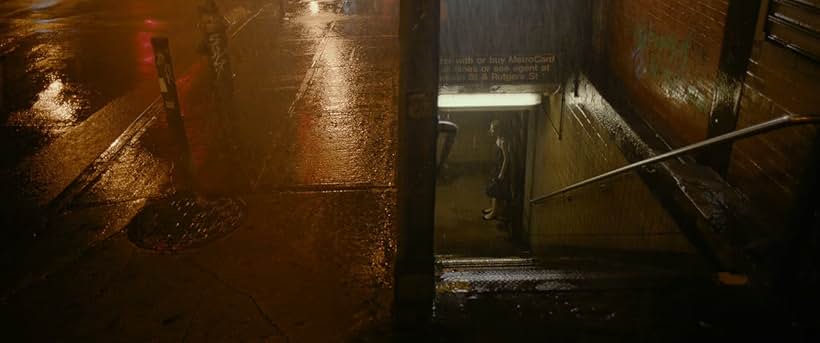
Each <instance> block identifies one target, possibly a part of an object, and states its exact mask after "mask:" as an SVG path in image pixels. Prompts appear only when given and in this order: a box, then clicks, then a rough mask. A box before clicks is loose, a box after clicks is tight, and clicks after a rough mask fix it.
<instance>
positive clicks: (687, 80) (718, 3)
mask: <svg viewBox="0 0 820 343" xmlns="http://www.w3.org/2000/svg"><path fill="white" fill-rule="evenodd" d="M604 6H605V10H604V11H605V15H606V16H607V17H608V18H607V20H608V23H609V26H608V27H607V28H605V34H604V40H605V41H606V45H607V47H606V49H607V50H608V51H607V54H608V57H609V68H610V69H611V73H612V74H614V76H616V77H617V78H618V79H619V81H620V82H621V83H622V85H623V87H624V90H625V91H626V92H627V93H628V95H629V97H630V98H631V99H632V101H634V106H636V107H637V108H639V109H640V110H641V112H642V113H643V114H644V115H645V116H646V119H647V121H649V123H650V124H651V125H653V126H655V127H656V128H657V129H658V130H659V131H660V132H662V133H663V134H664V135H665V136H666V138H667V139H669V141H670V142H671V143H672V144H673V145H681V144H685V143H692V142H695V141H698V140H701V139H703V138H705V137H706V129H707V123H708V118H709V112H710V109H711V103H712V98H713V94H714V88H715V87H714V84H715V79H716V77H717V75H718V61H719V58H720V51H721V46H722V42H721V40H722V38H723V25H724V21H725V17H726V10H727V7H728V2H727V1H726V0H689V1H685V0H674V1H673V0H670V1H657V0H625V1H605V2H604Z"/></svg>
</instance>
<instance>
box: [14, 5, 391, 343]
mask: <svg viewBox="0 0 820 343" xmlns="http://www.w3.org/2000/svg"><path fill="white" fill-rule="evenodd" d="M397 6H398V2H397V1H390V0H384V1H376V2H373V1H290V3H289V6H288V11H287V13H286V15H285V16H284V17H283V16H282V15H280V13H279V11H278V10H277V8H278V7H277V6H276V4H275V3H274V4H271V5H269V6H267V7H265V9H264V10H263V11H262V12H260V13H259V14H258V15H255V16H252V18H253V19H252V20H251V21H250V22H249V23H248V24H247V25H246V26H244V27H243V29H242V31H241V32H240V33H239V34H238V35H236V37H235V38H234V39H232V40H231V44H230V46H231V59H232V62H233V65H234V71H235V73H236V79H235V86H236V93H235V96H234V106H233V107H232V111H231V112H230V114H229V115H230V116H231V117H232V118H235V123H236V124H237V127H238V130H239V131H240V134H239V135H238V137H239V138H238V139H237V140H236V141H234V142H231V143H226V142H223V141H219V140H217V139H215V137H216V134H215V130H216V128H215V127H214V125H213V123H214V120H215V117H216V116H218V115H219V113H218V112H217V111H218V110H217V109H218V108H220V106H218V105H219V104H217V103H215V102H214V101H215V100H214V96H213V93H212V92H211V88H210V84H209V81H208V79H207V73H206V72H205V71H199V72H198V69H197V68H203V66H199V67H198V66H197V64H195V65H194V66H193V67H192V68H191V70H192V72H190V73H188V74H186V73H183V72H180V71H179V69H180V68H177V69H178V72H177V75H181V76H180V80H179V82H178V83H177V85H178V88H179V90H180V100H181V104H182V109H183V113H184V116H185V117H184V119H185V125H186V134H187V136H188V138H189V142H190V146H191V156H192V165H193V168H192V169H193V172H192V174H193V180H194V185H195V187H194V191H195V194H197V195H198V196H202V197H206V198H208V199H233V200H235V201H237V203H241V204H242V209H241V211H242V218H241V220H240V224H239V225H238V227H236V228H235V230H232V231H230V232H218V233H216V234H217V235H216V237H212V239H207V240H203V241H197V242H195V243H196V244H191V245H187V246H184V249H183V248H180V249H154V248H155V247H156V245H157V244H159V245H161V247H165V248H167V247H168V246H169V245H167V244H176V243H177V242H178V241H175V240H173V239H171V238H169V239H164V238H163V237H164V236H163V235H164V234H163V231H154V232H148V233H147V234H146V232H136V231H135V230H137V231H138V229H139V228H141V227H143V226H142V225H134V223H136V222H140V220H136V221H135V220H132V219H133V218H135V217H137V218H143V219H145V218H146V216H147V218H149V220H148V221H150V218H152V217H151V216H150V214H146V211H147V210H146V209H147V208H151V207H150V206H151V204H152V203H158V202H163V201H172V200H171V199H177V198H176V196H177V195H180V194H185V193H181V192H180V189H179V187H177V185H178V181H179V180H180V178H181V177H183V175H184V173H182V172H181V170H182V169H183V167H182V164H180V163H179V160H178V159H177V155H176V152H177V151H176V149H174V147H173V146H172V144H171V142H172V141H173V140H172V139H171V137H170V136H169V135H170V130H169V129H168V125H167V121H166V120H165V115H164V113H163V111H162V110H161V108H159V107H158V105H153V106H151V107H149V108H148V110H147V111H146V112H145V113H146V114H145V116H144V117H145V118H146V119H145V120H144V121H145V122H144V123H143V124H141V126H142V128H141V129H139V130H136V132H134V133H133V135H129V136H128V137H126V138H127V142H126V143H125V144H123V148H122V150H121V151H120V152H118V153H116V154H114V156H112V157H111V161H110V162H108V163H102V164H99V165H98V167H99V168H97V169H99V170H98V171H95V172H94V173H92V174H94V176H92V177H88V180H89V183H88V184H87V185H83V186H80V187H78V188H77V189H76V192H74V194H73V195H72V196H70V197H69V198H67V199H65V201H64V202H61V204H62V205H61V206H60V208H59V210H58V211H57V212H56V213H54V214H53V216H52V217H51V218H50V220H48V221H47V222H46V223H45V224H44V227H45V228H44V229H42V230H40V231H38V233H39V235H38V237H37V239H36V240H35V242H34V243H33V245H32V246H33V247H32V248H31V249H27V250H26V251H25V253H24V254H23V256H22V258H21V257H20V256H14V258H15V259H11V258H7V259H4V260H5V261H6V262H5V263H4V264H5V266H4V267H6V268H5V270H6V274H7V275H8V276H10V278H9V279H14V280H19V281H17V282H16V283H15V284H14V285H11V286H10V287H4V289H6V290H7V291H5V292H4V297H3V299H4V301H3V303H2V309H1V310H0V312H2V318H0V322H2V323H3V325H4V327H5V326H6V325H9V326H8V328H9V330H11V331H8V330H7V332H9V333H10V335H11V336H12V337H20V338H22V339H23V340H33V341H43V340H46V341H48V340H55V339H61V340H69V341H71V340H90V339H94V340H102V341H105V340H118V339H120V340H121V339H123V338H125V340H127V341H132V340H155V341H180V340H193V341H202V340H215V341H225V340H227V341H247V340H251V341H274V342H275V341H297V342H299V341H302V342H314V341H340V340H346V339H350V338H352V337H356V336H359V335H361V334H362V332H366V331H370V330H371V329H372V328H374V327H384V325H386V324H385V323H387V322H388V319H389V317H390V311H391V303H392V296H393V294H392V282H393V273H392V268H393V266H392V261H393V259H394V258H393V254H394V253H395V248H396V242H395V241H396V237H395V235H396V231H395V225H396V224H395V212H396V210H395V206H396V192H395V180H394V179H395V159H396V156H395V153H396V147H395V139H396V137H395V136H396V132H395V129H396V128H395V127H396V94H397V87H398V80H397V77H398V37H397V30H398V21H397V17H396V15H397V13H398V7H397ZM172 46H173V43H172ZM152 83H154V82H152ZM92 165H94V164H92ZM92 169H94V168H92ZM58 198H60V197H58ZM217 202H218V201H217ZM179 208H180V209H181V210H182V211H183V212H184V211H187V209H186V208H187V207H186V206H179ZM171 212H172V211H171ZM166 213H167V212H166ZM166 217H168V216H166ZM170 217H173V216H170ZM183 217H184V216H180V217H179V219H178V220H177V221H176V222H177V223H185V222H187V221H191V220H188V219H186V218H183ZM189 219H190V218H189ZM142 221H146V220H142ZM162 221H163V222H164V223H166V224H169V225H174V222H175V220H174V219H173V218H164V219H163V220H162ZM193 221H196V219H194V220H193ZM129 223H131V225H130V226H129V225H128V224H129ZM234 224H235V222H234ZM163 225H164V224H163ZM232 225H233V224H232ZM135 227H136V228H137V229H135ZM154 228H156V226H155V227H154ZM163 229H164V228H163ZM164 232H167V231H164ZM154 233H158V234H159V235H158V236H157V235H152V234H154ZM146 237H147V239H144V238H146ZM140 238H143V239H140ZM184 239H185V238H183V240H184ZM197 239H199V238H197ZM135 242H136V244H135ZM169 242H170V243H169ZM183 243H184V242H183ZM163 244H166V245H163ZM183 245H184V244H183ZM177 247H182V245H179V246H177ZM144 248H148V249H144ZM12 261H14V262H12ZM55 261H56V262H55ZM307 294H309V295H310V296H305V295H307ZM42 322H49V323H52V322H53V323H55V325H54V326H53V327H52V328H51V329H50V330H48V331H43V330H38V329H37V328H38V327H39V325H40V324H39V323H42Z"/></svg>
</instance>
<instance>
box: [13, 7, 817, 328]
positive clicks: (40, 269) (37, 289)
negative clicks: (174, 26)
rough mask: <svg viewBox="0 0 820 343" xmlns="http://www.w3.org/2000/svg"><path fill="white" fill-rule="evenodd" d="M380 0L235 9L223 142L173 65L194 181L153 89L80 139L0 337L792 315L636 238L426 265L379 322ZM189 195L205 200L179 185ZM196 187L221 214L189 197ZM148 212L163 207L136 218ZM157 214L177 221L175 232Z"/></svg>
mask: <svg viewBox="0 0 820 343" xmlns="http://www.w3.org/2000/svg"><path fill="white" fill-rule="evenodd" d="M7 4H9V3H4V4H3V6H6V5H7ZM397 7H398V1H394V0H371V1H364V0H362V1H358V0H323V1H308V0H291V1H289V3H288V7H287V12H286V13H284V15H283V14H282V13H280V12H279V11H278V7H277V6H276V3H272V4H269V5H268V6H266V7H264V9H263V10H262V11H261V12H259V13H258V15H257V14H254V13H253V12H251V13H250V14H249V15H248V18H251V20H250V21H249V22H248V24H247V25H245V26H242V27H243V29H242V30H241V32H239V33H238V34H237V35H236V37H235V38H233V39H232V40H231V50H230V51H231V52H230V53H231V60H232V62H233V65H234V71H235V73H236V79H235V86H236V93H235V95H234V106H233V107H230V108H231V109H232V110H231V111H230V113H228V114H229V115H231V117H232V118H234V119H235V123H236V124H237V130H238V131H239V132H240V134H239V135H238V137H239V138H238V139H236V140H235V141H233V142H231V143H230V144H229V143H226V142H223V141H219V140H217V139H215V137H216V133H215V131H216V130H217V129H216V128H215V127H214V125H213V123H214V121H215V118H216V117H217V116H218V115H219V113H218V110H217V109H218V108H220V106H218V105H219V104H217V103H215V100H214V99H215V97H214V96H213V93H212V91H211V88H210V84H209V81H208V79H207V73H206V72H205V71H204V70H203V68H205V67H204V65H202V64H198V63H194V64H192V65H191V67H190V68H187V69H186V68H184V67H183V68H178V75H180V80H178V87H179V90H180V98H181V103H182V104H181V105H182V109H183V113H184V115H185V117H184V119H185V125H186V135H187V136H188V138H189V142H190V146H191V156H192V176H193V177H192V178H193V184H194V189H193V192H192V193H188V192H184V191H183V189H181V188H180V187H179V185H180V179H181V178H182V177H184V176H185V172H184V165H183V164H181V163H180V161H179V159H178V155H177V152H178V151H177V150H176V149H175V148H174V147H173V145H172V143H171V142H173V139H172V137H170V134H171V133H170V130H169V129H168V125H167V121H166V119H165V115H164V113H163V111H162V109H161V108H160V107H159V105H157V104H154V105H151V106H148V104H150V102H149V103H148V104H146V105H145V106H146V107H147V108H148V109H147V110H146V111H145V112H144V115H143V117H141V118H143V119H142V121H140V122H139V123H140V124H139V125H137V127H136V128H135V129H132V130H126V132H127V133H129V134H128V135H126V136H123V137H121V138H122V139H121V142H119V144H121V147H122V148H121V149H119V150H117V151H116V152H115V153H113V154H112V155H111V156H109V157H108V158H106V159H104V162H99V161H100V160H99V159H98V157H99V154H97V155H96V156H93V158H91V159H90V160H89V162H87V163H86V164H85V165H86V166H87V165H88V164H89V163H90V164H91V166H92V168H91V172H90V173H86V171H88V169H86V168H85V166H83V167H82V168H75V169H78V171H77V172H76V174H79V175H81V179H83V180H86V181H87V182H82V183H79V184H78V183H75V182H74V180H75V179H74V178H68V182H67V184H70V185H76V187H75V186H69V187H68V188H69V189H70V190H71V192H69V196H65V197H62V196H57V199H60V200H61V201H59V206H56V208H52V210H53V212H50V213H49V214H50V217H48V218H47V219H48V220H46V221H45V222H44V223H42V228H41V229H39V230H37V231H35V232H36V233H37V234H38V235H37V236H35V237H34V239H31V240H29V241H27V243H26V244H22V245H21V246H22V247H23V249H18V250H15V249H9V250H8V251H5V252H4V255H3V257H2V263H3V265H2V267H3V271H4V275H3V276H4V278H3V279H4V280H5V284H4V285H3V287H2V291H3V293H2V297H0V300H1V301H0V328H2V331H3V335H4V338H10V340H11V341H161V342H166V341H167V342H179V341H197V342H199V341H262V342H337V341H375V342H381V341H389V340H392V339H396V338H403V337H404V336H405V335H407V336H409V337H422V338H421V339H419V340H417V341H438V342H463V341H510V340H514V339H520V340H535V341H543V340H547V339H550V340H553V341H569V342H586V341H602V342H603V341H635V340H638V341H687V339H691V338H703V337H707V338H715V337H716V338H722V339H732V338H737V336H734V334H735V333H736V332H738V331H740V330H739V329H738V328H739V327H740V326H739V325H741V324H744V323H753V324H760V323H762V322H764V321H768V324H769V325H770V326H768V327H764V326H763V325H760V327H761V328H764V329H771V331H775V330H780V329H781V328H783V327H784V326H789V325H791V327H792V328H793V329H792V330H793V331H792V332H796V331H800V330H802V327H800V326H799V325H795V323H791V322H789V321H788V319H787V318H780V319H778V320H773V317H775V316H776V313H778V312H776V311H767V308H765V307H752V306H747V305H743V306H741V305H739V304H755V302H750V301H745V300H747V299H741V300H743V301H739V302H735V300H737V299H738V298H737V297H738V294H744V293H745V290H744V291H741V292H738V291H737V290H734V289H733V290H729V291H725V290H723V289H721V288H715V286H714V285H715V284H714V283H713V282H711V280H707V279H708V276H703V275H691V274H686V275H678V274H676V273H674V272H670V271H669V270H668V269H664V268H659V267H655V266H651V265H649V264H648V263H647V261H653V260H654V256H643V257H639V258H638V259H639V260H640V261H641V262H639V263H637V264H636V263H631V262H630V263H626V262H624V263H623V264H618V263H615V262H613V261H618V260H616V259H609V258H607V259H606V261H608V262H607V263H599V261H595V260H593V261H578V260H573V259H569V260H567V259H564V258H561V257H556V258H554V259H551V260H546V261H539V262H537V263H536V262H535V261H533V260H526V259H520V260H516V261H512V262H509V261H506V262H499V263H500V264H499V263H495V264H493V263H490V264H487V263H485V262H486V261H485V262H481V263H479V265H476V264H475V263H474V261H472V262H471V261H463V260H462V261H450V263H449V264H446V263H445V264H442V265H441V267H442V268H441V269H440V274H439V276H440V277H441V280H440V281H442V282H440V284H439V285H440V288H439V292H438V294H437V300H436V304H435V314H436V321H435V323H434V326H433V327H432V328H430V331H429V332H418V333H394V332H392V331H391V330H390V322H389V319H390V315H391V310H392V301H393V267H394V266H393V261H394V260H395V258H394V254H395V252H396V244H397V237H396V235H397V230H396V225H397V222H398V218H397V215H398V214H397V208H396V202H397V192H396V186H395V183H396V182H395V177H396V170H395V168H396V150H397V148H396V131H395V130H396V125H397V124H396V115H397V108H396V107H397V106H396V95H397V88H398V75H397V74H398V66H399V65H398V63H399V61H398V56H399V51H398V49H399V46H398V37H397V29H398V18H397V16H396V15H397V11H398V8H397ZM21 13H22V12H21ZM172 44H173V43H172ZM183 60H184V58H183ZM183 65H184V63H183ZM179 69H183V70H185V71H179ZM151 83H154V81H151ZM153 86H155V85H152V87H153ZM149 88H150V87H146V89H149ZM152 92H156V89H154V90H153V91H152ZM152 92H149V91H147V90H146V92H145V93H146V94H151V93H152ZM153 94H154V95H155V94H156V93H153ZM151 97H152V96H147V97H146V99H148V100H150V99H151ZM114 102H116V100H114ZM126 107H127V106H126ZM128 108H130V107H128ZM125 112H128V111H125ZM111 113H120V112H119V111H113V110H112V112H111ZM129 113H130V112H129ZM138 114H139V113H137V114H133V113H132V114H131V115H132V117H131V118H135V117H134V116H136V115H138ZM94 117H95V115H91V116H89V117H88V118H87V119H86V120H85V121H81V122H82V124H79V125H77V126H76V128H80V127H83V125H91V124H87V123H89V122H90V121H91V120H93V119H92V118H94ZM132 120H133V119H132ZM125 126H128V125H125ZM124 129H125V128H123V130H124ZM71 131H72V130H69V131H67V132H66V133H63V134H62V136H60V137H58V138H55V139H54V140H53V141H52V142H50V143H49V144H48V146H49V147H51V146H55V145H54V144H58V142H59V140H61V139H63V137H68V135H70V134H71V133H70V132H71ZM122 132H123V131H122V130H120V131H119V132H117V133H116V134H114V133H111V132H109V133H107V134H111V135H113V136H114V138H116V137H120V136H119V135H120V133H122ZM100 141H104V139H101V140H100ZM112 142H113V140H111V141H108V142H107V143H105V144H104V146H103V148H102V149H101V151H104V150H106V147H108V146H109V145H111V143H112ZM82 147H84V146H78V147H77V149H76V150H83V149H82ZM48 149H49V148H45V149H43V150H42V151H60V150H59V149H57V148H51V149H53V150H48ZM92 150H93V149H92ZM55 153H56V152H55ZM85 153H87V154H89V155H92V154H90V153H89V152H85ZM43 154H45V152H44V153H43ZM44 161H51V160H49V159H46V158H44ZM98 162H99V163H98ZM76 164H77V165H80V164H82V163H76ZM69 174H70V173H69ZM56 193H62V194H64V193H65V192H63V191H62V190H60V191H58V192H56ZM44 194H48V192H44ZM180 197H182V199H188V200H184V201H181V202H179V199H180ZM197 197H202V198H203V199H207V200H206V201H202V202H197V203H191V202H189V200H190V199H196V198H197ZM42 198H48V197H47V196H41V199H42ZM46 202H52V201H50V200H49V201H46ZM152 204H170V205H171V207H172V210H168V211H166V212H163V211H162V210H157V208H160V209H162V208H163V207H162V206H159V207H156V206H154V207H152ZM225 204H227V205H225ZM197 206H201V208H211V209H214V212H213V213H210V214H218V213H219V212H220V211H222V210H221V209H225V208H228V209H229V210H228V211H227V212H230V213H238V214H239V216H238V217H236V216H233V215H227V216H224V217H223V216H216V215H215V216H211V217H209V216H207V214H208V213H205V214H206V215H205V216H204V217H198V216H199V214H202V213H203V212H200V207H197ZM152 211H155V212H152ZM174 212H178V214H176V215H175V214H173V213H174ZM157 213H160V214H164V215H163V216H162V220H156V221H155V220H154V219H152V218H157V217H152V215H153V214H157ZM168 213H172V214H170V215H168ZM135 218H137V220H134V219H135ZM140 218H141V219H140ZM146 218H147V219H146ZM203 218H204V219H203ZM152 221H153V223H152ZM146 222H148V224H145V223H146ZM202 222H206V223H207V224H225V225H224V226H221V225H210V226H198V225H196V224H201V223H202ZM157 223H160V224H159V225H158V224H157ZM143 224H145V225H143ZM168 225H183V226H186V227H188V228H194V229H195V230H194V231H190V232H187V233H189V234H188V235H181V236H179V237H177V236H173V235H172V234H170V232H172V231H173V230H168ZM210 227H216V228H218V229H225V228H230V230H227V229H226V230H222V231H220V230H216V231H209V230H208V228H210ZM146 228H148V229H162V230H144V229H146ZM200 228H205V229H204V230H199V229H200ZM482 263H483V264H482ZM510 263H512V264H510ZM636 265H637V267H635V266H636ZM499 267H501V269H503V270H501V272H499ZM448 268H449V269H448ZM505 268H506V269H505ZM675 270H687V271H690V270H694V269H692V268H688V267H684V268H680V269H675ZM448 273H449V274H448ZM499 280H501V281H504V282H506V281H516V280H517V281H519V284H517V285H513V286H511V287H509V288H504V287H505V286H504V285H503V284H502V285H500V286H499V284H498V283H497V281H499ZM481 282H483V283H481ZM522 285H523V286H522ZM613 285H615V286H617V287H613ZM659 285H660V286H659ZM522 287H523V288H522ZM527 287H529V288H527ZM522 289H523V290H526V292H521V290H522ZM510 290H516V292H509V291H510ZM724 291H725V292H724ZM726 294H729V295H730V296H725V295H726ZM693 299H695V300H693ZM705 305H708V307H703V306H705ZM760 313H768V314H769V315H768V316H758V314H760ZM726 318H729V320H726ZM774 319H776V318H774ZM46 328H47V329H46ZM755 332H756V331H754V330H752V331H748V333H749V334H747V335H746V336H743V337H741V338H748V337H752V338H753V337H754V336H753V335H752V334H754V333H755ZM766 332H768V331H766ZM416 334H418V335H420V336H417V335H416ZM747 336H748V337H747ZM761 337H763V336H761ZM783 337H786V338H791V336H783ZM689 341H691V340H689Z"/></svg>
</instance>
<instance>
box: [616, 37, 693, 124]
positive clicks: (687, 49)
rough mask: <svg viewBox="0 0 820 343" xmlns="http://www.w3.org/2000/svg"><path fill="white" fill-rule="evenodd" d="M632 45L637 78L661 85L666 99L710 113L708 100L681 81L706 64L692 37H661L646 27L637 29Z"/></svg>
mask: <svg viewBox="0 0 820 343" xmlns="http://www.w3.org/2000/svg"><path fill="white" fill-rule="evenodd" d="M633 42H634V47H633V49H632V62H633V66H634V73H635V78H637V79H638V80H647V81H650V82H653V83H657V84H658V85H661V88H662V90H663V91H664V92H665V93H666V94H665V95H666V96H667V97H669V98H672V99H674V100H675V101H679V102H682V103H687V104H691V105H693V106H695V107H696V108H697V109H698V110H699V111H702V112H706V111H708V110H709V101H708V100H707V99H708V96H707V95H706V94H704V93H703V91H701V90H700V89H698V88H695V87H692V86H691V85H690V84H689V83H687V82H683V80H682V78H683V76H685V75H686V74H687V73H689V74H691V73H692V70H693V69H694V67H695V66H696V64H697V63H702V62H703V54H702V52H700V53H699V52H697V51H695V50H694V45H693V43H692V39H691V37H689V36H687V37H684V38H681V37H676V36H672V35H665V34H661V33H658V32H656V31H654V30H652V28H651V27H650V26H649V25H647V24H643V25H637V26H636V27H635V30H634V35H633Z"/></svg>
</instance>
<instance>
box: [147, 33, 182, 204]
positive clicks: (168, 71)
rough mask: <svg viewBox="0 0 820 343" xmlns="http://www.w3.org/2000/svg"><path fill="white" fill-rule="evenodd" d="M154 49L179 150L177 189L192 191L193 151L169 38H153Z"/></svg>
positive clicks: (175, 142) (170, 125)
mask: <svg viewBox="0 0 820 343" xmlns="http://www.w3.org/2000/svg"><path fill="white" fill-rule="evenodd" d="M151 45H152V46H153V48H154V63H155V64H156V67H157V77H158V78H159V88H160V92H161V93H162V100H163V101H162V103H163V107H165V113H166V115H167V120H168V128H169V129H170V131H171V140H172V141H173V143H174V145H175V148H176V149H177V161H176V162H177V168H176V169H175V170H177V171H178V173H177V174H176V175H175V176H176V180H177V189H178V190H179V191H182V192H188V191H191V190H192V166H191V150H190V147H189V146H188V137H187V135H186V134H185V123H184V122H183V120H182V111H181V109H180V105H179V95H178V93H177V85H176V76H175V75H174V65H173V62H172V61H171V48H170V44H169V43H168V38H165V37H154V38H151Z"/></svg>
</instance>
